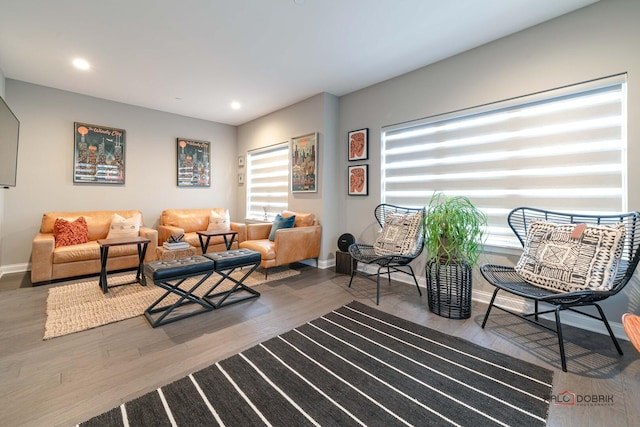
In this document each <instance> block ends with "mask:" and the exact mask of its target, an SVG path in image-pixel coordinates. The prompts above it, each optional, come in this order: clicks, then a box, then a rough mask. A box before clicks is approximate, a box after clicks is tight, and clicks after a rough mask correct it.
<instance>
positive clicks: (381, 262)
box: [349, 203, 425, 304]
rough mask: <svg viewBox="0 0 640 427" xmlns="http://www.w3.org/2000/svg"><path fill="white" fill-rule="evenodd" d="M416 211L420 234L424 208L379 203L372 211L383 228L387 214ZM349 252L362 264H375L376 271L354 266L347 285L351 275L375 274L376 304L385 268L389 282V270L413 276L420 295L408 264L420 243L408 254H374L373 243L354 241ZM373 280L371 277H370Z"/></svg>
mask: <svg viewBox="0 0 640 427" xmlns="http://www.w3.org/2000/svg"><path fill="white" fill-rule="evenodd" d="M417 212H421V220H420V235H421V236H422V235H423V233H424V215H425V209H424V208H404V207H401V206H394V205H389V204H385V203H383V204H380V205H378V206H376V209H375V211H374V215H375V217H376V220H377V221H378V224H380V227H382V228H384V224H385V218H386V217H387V216H388V215H389V214H415V213H417ZM349 253H350V254H351V256H352V257H353V259H354V260H356V261H357V262H361V263H363V264H372V265H377V266H378V268H377V272H376V273H366V272H364V271H359V270H358V268H357V263H356V266H355V267H354V268H353V269H352V270H351V279H350V280H349V287H351V283H352V282H353V277H354V276H355V275H356V274H360V275H361V276H363V277H366V278H368V279H371V277H372V276H376V286H377V288H376V304H380V273H381V272H382V273H384V270H385V269H386V273H387V277H388V280H389V283H391V272H392V271H394V272H399V273H404V274H408V275H410V276H411V277H413V281H414V282H415V284H416V288H418V293H419V294H420V296H422V292H421V291H420V286H418V281H417V279H416V275H415V274H414V272H413V268H411V266H410V265H409V263H410V262H411V261H413V260H414V259H416V258H417V257H418V256H419V255H420V254H421V253H422V243H420V244H419V245H417V247H416V250H415V252H413V253H410V254H408V255H401V254H391V255H378V254H376V251H375V248H374V245H369V244H364V243H354V244H352V245H350V246H349ZM371 280H373V279H371Z"/></svg>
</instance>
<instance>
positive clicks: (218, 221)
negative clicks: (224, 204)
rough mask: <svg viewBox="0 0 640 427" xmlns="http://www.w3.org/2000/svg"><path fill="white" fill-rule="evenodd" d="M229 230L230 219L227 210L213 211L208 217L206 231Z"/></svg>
mask: <svg viewBox="0 0 640 427" xmlns="http://www.w3.org/2000/svg"><path fill="white" fill-rule="evenodd" d="M230 229H231V219H230V217H229V210H228V209H213V210H212V211H211V215H210V216H209V226H208V227H207V231H229V230H230Z"/></svg>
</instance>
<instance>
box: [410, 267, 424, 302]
mask: <svg viewBox="0 0 640 427" xmlns="http://www.w3.org/2000/svg"><path fill="white" fill-rule="evenodd" d="M407 267H409V271H411V277H413V281H414V282H416V288H418V294H420V296H422V291H421V290H420V286H419V285H418V279H416V275H415V274H414V272H413V268H411V266H410V265H407Z"/></svg>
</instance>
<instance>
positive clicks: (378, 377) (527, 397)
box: [81, 301, 553, 426]
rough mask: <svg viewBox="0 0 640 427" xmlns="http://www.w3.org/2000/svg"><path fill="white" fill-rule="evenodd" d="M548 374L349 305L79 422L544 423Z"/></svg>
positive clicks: (551, 373)
mask: <svg viewBox="0 0 640 427" xmlns="http://www.w3.org/2000/svg"><path fill="white" fill-rule="evenodd" d="M552 380H553V372H552V371H549V370H547V369H544V368H541V367H539V366H536V365H533V364H531V363H527V362H524V361H521V360H518V359H515V358H513V357H510V356H507V355H504V354H501V353H497V352H495V351H492V350H488V349H485V348H482V347H479V346H478V345H475V344H473V343H470V342H468V341H466V340H463V339H459V338H455V337H451V336H449V335H446V334H443V333H441V332H438V331H434V330H432V329H429V328H426V327H424V326H421V325H417V324H415V323H412V322H408V321H406V320H402V319H400V318H398V317H395V316H392V315H389V314H386V313H383V312H381V311H379V310H376V309H374V308H371V307H368V306H366V305H364V304H361V303H358V302H356V301H354V302H352V303H350V304H348V305H346V306H344V307H341V308H339V309H337V310H335V311H333V312H331V313H328V314H326V315H325V316H322V317H321V318H319V319H316V320H313V321H311V322H309V323H307V324H305V325H303V326H300V327H299V328H296V329H294V330H292V331H290V332H287V333H285V334H283V335H280V336H278V337H276V338H272V339H270V340H268V341H266V342H264V343H262V344H259V345H257V346H255V347H253V348H250V349H249V350H247V351H244V352H242V353H240V354H237V355H235V356H233V357H231V358H229V359H226V360H223V361H221V362H219V363H216V364H215V365H212V366H210V367H208V368H205V369H203V370H202V371H199V372H196V373H194V374H191V375H189V376H187V377H185V378H183V379H181V380H178V381H176V382H174V383H171V384H169V385H167V386H164V387H162V388H160V389H158V390H156V391H154V392H150V393H148V394H146V395H144V396H142V397H140V398H138V399H135V400H133V401H130V402H127V403H125V404H123V405H121V406H120V407H118V408H114V409H112V410H111V411H108V412H106V413H104V414H102V415H99V416H97V417H95V418H92V419H91V420H89V421H87V422H86V423H83V424H81V426H94V425H95V426H128V425H129V426H165V425H166V426H171V425H174V426H200V425H202V426H205V425H206V426H216V425H220V426H254V425H267V426H268V425H271V426H305V425H309V426H312V425H316V426H318V425H319V426H330V425H334V426H347V425H361V426H374V425H378V426H392V425H437V426H441V425H462V426H492V425H496V426H499V425H503V426H505V425H509V426H516V425H517V426H543V425H545V424H546V417H547V411H548V409H549V396H550V395H551V390H552Z"/></svg>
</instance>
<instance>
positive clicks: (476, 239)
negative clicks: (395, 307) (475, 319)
mask: <svg viewBox="0 0 640 427" xmlns="http://www.w3.org/2000/svg"><path fill="white" fill-rule="evenodd" d="M486 226H487V216H486V215H485V214H484V213H483V212H482V211H481V210H479V209H478V208H477V207H476V206H474V205H473V203H471V201H470V200H469V199H468V198H467V197H464V196H455V197H447V196H446V195H445V194H444V193H440V192H436V193H434V194H433V196H432V197H431V200H430V201H429V206H428V207H427V214H426V216H425V220H424V231H425V237H424V249H425V251H426V253H427V265H426V276H427V294H428V298H429V309H430V310H431V311H433V312H434V313H436V314H439V315H441V316H445V317H451V318H458V319H466V318H468V317H469V316H470V315H471V285H472V283H471V267H472V266H473V265H475V264H476V263H477V262H478V257H479V256H480V251H481V247H482V242H483V238H484V235H485V229H486Z"/></svg>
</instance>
